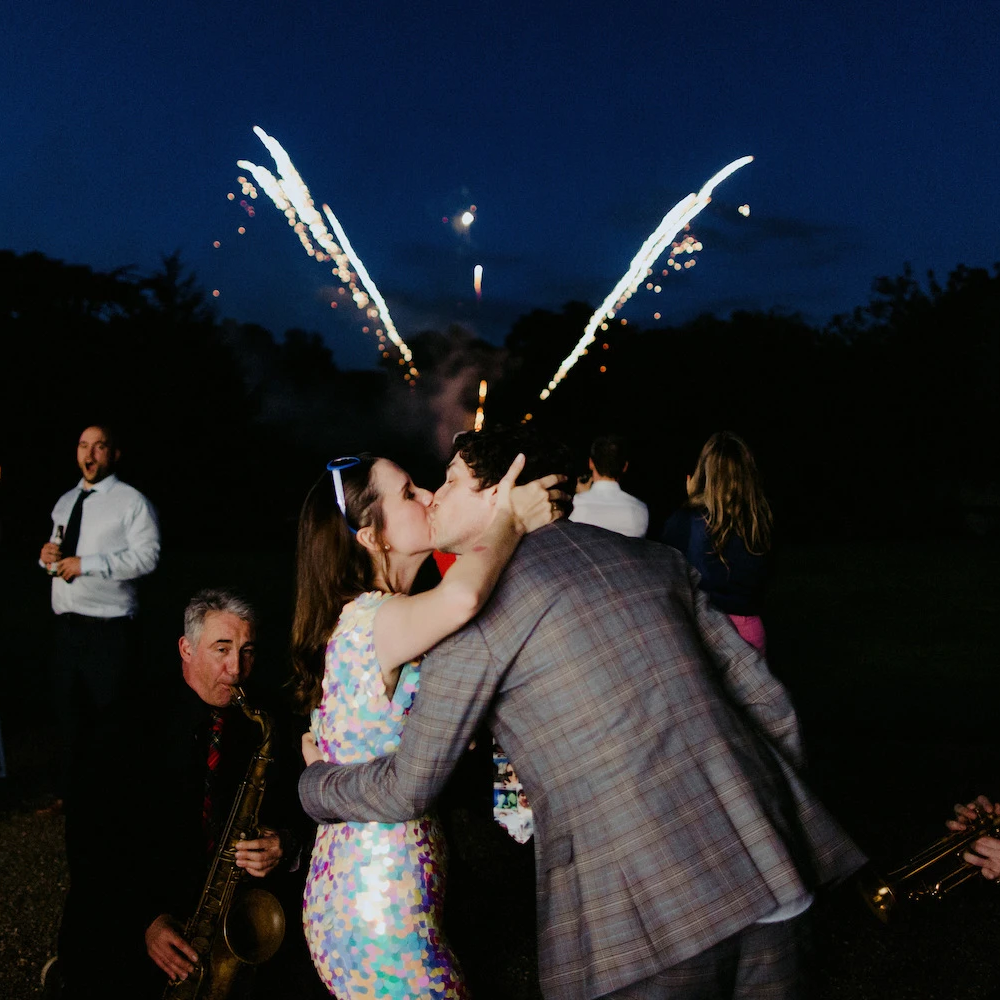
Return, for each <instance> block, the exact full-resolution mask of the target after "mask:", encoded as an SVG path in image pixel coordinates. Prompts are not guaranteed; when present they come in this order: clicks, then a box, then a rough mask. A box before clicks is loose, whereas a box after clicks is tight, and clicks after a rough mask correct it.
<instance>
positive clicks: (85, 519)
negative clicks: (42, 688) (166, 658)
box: [39, 424, 160, 812]
mask: <svg viewBox="0 0 1000 1000" xmlns="http://www.w3.org/2000/svg"><path fill="white" fill-rule="evenodd" d="M120 458H121V451H120V450H119V448H118V446H117V443H116V441H115V437H114V434H113V433H112V431H111V429H110V428H109V427H107V426H104V425H99V424H95V425H92V426H90V427H86V428H84V430H83V432H82V433H81V434H80V438H79V441H78V442H77V446H76V463H77V465H78V466H79V468H80V473H81V479H80V481H79V483H77V485H76V486H75V487H74V488H73V489H71V490H69V491H68V492H66V493H64V494H63V495H62V496H61V497H60V498H59V499H58V500H57V501H56V505H55V507H53V508H52V534H51V536H50V538H49V540H48V541H47V542H46V543H45V544H44V545H43V546H42V550H41V553H40V555H39V561H40V563H41V565H42V567H43V568H45V569H46V570H47V572H48V573H49V575H50V576H51V577H52V610H53V612H54V613H55V627H54V633H53V637H52V650H53V656H52V681H53V700H54V705H53V708H54V715H55V722H56V724H57V726H58V732H59V737H60V740H61V743H62V746H61V753H60V759H59V762H58V767H59V775H58V778H57V781H56V788H55V796H56V801H55V802H54V803H53V806H52V809H53V811H56V812H57V811H59V810H60V809H61V807H62V800H63V798H64V797H65V796H66V795H67V794H70V792H69V789H70V785H71V783H72V762H73V761H74V760H75V759H77V758H78V756H79V752H80V750H81V748H82V747H83V746H84V745H85V738H84V731H85V730H86V729H88V728H90V727H92V726H99V725H100V724H101V722H102V719H103V717H104V715H105V714H106V713H107V712H108V711H109V709H110V708H111V706H112V705H113V704H114V703H115V701H116V700H117V699H118V698H119V697H120V695H121V693H122V691H123V688H124V687H125V685H126V683H127V681H128V679H129V677H130V675H131V674H132V673H133V672H134V667H135V660H136V655H137V648H136V646H137V644H136V638H137V636H136V623H135V616H136V613H137V612H138V610H139V603H138V596H137V591H136V582H137V581H138V580H139V579H140V578H141V577H144V576H146V575H148V574H149V573H152V572H153V570H154V569H156V564H157V562H158V560H159V557H160V529H159V525H158V524H157V519H156V513H155V511H154V510H153V507H152V505H151V504H150V502H149V501H148V500H147V499H146V498H145V497H144V496H143V495H142V494H141V493H140V492H139V491H138V490H137V489H134V488H133V487H131V486H129V485H127V484H126V483H123V482H122V481H121V480H120V479H119V478H118V477H117V476H116V475H115V467H116V466H117V464H118V461H119V459H120Z"/></svg>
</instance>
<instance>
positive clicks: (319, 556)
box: [291, 455, 383, 713]
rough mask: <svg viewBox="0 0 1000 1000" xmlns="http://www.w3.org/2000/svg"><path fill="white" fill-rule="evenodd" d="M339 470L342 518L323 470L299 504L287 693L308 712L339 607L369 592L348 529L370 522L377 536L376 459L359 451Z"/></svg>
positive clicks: (363, 563) (360, 553) (316, 697)
mask: <svg viewBox="0 0 1000 1000" xmlns="http://www.w3.org/2000/svg"><path fill="white" fill-rule="evenodd" d="M360 458H361V461H360V463H359V464H358V465H356V466H353V467H352V468H350V469H344V470H343V471H342V472H341V476H342V478H343V483H344V498H345V505H346V507H347V514H346V516H345V515H343V514H341V512H340V508H339V507H338V506H337V496H336V492H335V490H334V486H333V478H332V476H331V474H330V473H329V472H324V473H323V475H322V476H320V478H319V479H318V480H317V481H316V483H315V485H314V486H313V488H312V489H311V490H310V491H309V493H308V495H307V496H306V499H305V503H303V504H302V512H301V513H300V514H299V530H298V541H297V544H296V551H295V612H294V614H293V616H292V637H291V658H292V681H291V689H292V696H293V698H294V700H295V703H296V705H297V706H298V707H299V709H300V710H301V711H302V712H303V713H308V712H311V711H312V709H314V708H315V707H316V706H317V705H318V704H319V701H320V697H321V695H322V690H323V670H324V653H325V651H326V646H327V643H328V642H329V641H330V636H331V635H332V634H333V630H334V627H335V626H336V624H337V619H338V618H340V613H341V611H343V610H344V605H346V604H348V603H349V602H350V601H353V600H354V598H355V597H357V596H358V594H363V593H364V592H365V591H367V590H371V589H372V588H373V585H374V580H375V568H374V566H373V565H372V560H371V557H370V556H369V554H368V552H367V551H366V550H365V549H364V548H363V547H362V546H361V545H360V544H359V543H358V540H357V538H355V536H354V534H353V533H352V532H351V530H350V528H353V529H355V530H357V529H358V528H363V527H367V526H369V525H371V526H372V527H373V528H374V529H375V536H376V538H377V539H381V536H382V531H383V524H382V504H381V498H380V496H379V494H378V491H377V489H376V487H375V484H374V476H373V475H372V469H373V468H374V466H375V463H376V461H378V459H377V458H375V457H374V456H372V455H361V456H360Z"/></svg>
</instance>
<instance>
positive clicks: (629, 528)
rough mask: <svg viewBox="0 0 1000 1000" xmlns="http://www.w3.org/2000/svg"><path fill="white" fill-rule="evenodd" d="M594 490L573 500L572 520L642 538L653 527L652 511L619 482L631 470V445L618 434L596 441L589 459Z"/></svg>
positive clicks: (606, 435) (588, 490) (591, 489)
mask: <svg viewBox="0 0 1000 1000" xmlns="http://www.w3.org/2000/svg"><path fill="white" fill-rule="evenodd" d="M588 465H589V466H590V473H591V485H590V488H589V489H587V490H584V491H582V492H579V493H577V494H576V496H575V497H574V498H573V512H572V513H571V514H570V515H569V519H570V520H571V521H578V522H579V523H581V524H596V525H597V527H599V528H607V529H608V530H609V531H617V532H618V534H619V535H629V536H631V537H632V538H642V537H643V536H644V535H645V534H646V529H647V528H648V527H649V508H648V507H647V506H646V505H645V504H644V503H643V502H642V501H641V500H639V499H638V498H637V497H634V496H632V495H631V494H630V493H626V492H625V491H624V490H623V489H622V488H621V486H620V485H619V483H618V481H619V480H620V479H621V478H622V476H624V475H625V472H626V471H627V470H628V444H627V442H626V440H625V438H623V437H621V436H619V435H617V434H604V435H602V436H601V437H599V438H595V439H594V443H593V444H592V445H591V446H590V459H589V460H588Z"/></svg>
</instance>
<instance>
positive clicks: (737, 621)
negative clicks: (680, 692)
mask: <svg viewBox="0 0 1000 1000" xmlns="http://www.w3.org/2000/svg"><path fill="white" fill-rule="evenodd" d="M687 493H688V499H687V503H685V504H684V506H683V507H682V508H681V509H680V510H678V511H677V512H676V513H675V514H674V515H673V516H672V517H671V518H670V520H668V521H667V523H666V525H665V526H664V529H663V535H662V536H661V538H660V541H662V542H664V543H665V544H667V545H670V546H672V547H673V548H675V549H678V550H680V551H681V552H682V553H684V555H685V556H687V560H688V562H689V563H691V565H692V566H694V568H695V569H696V570H698V572H699V573H700V574H701V583H700V584H699V586H700V588H701V589H702V590H703V591H705V593H707V594H708V596H709V600H711V602H712V604H714V605H715V606H716V607H717V608H718V609H719V610H720V611H723V612H725V613H726V614H727V615H729V617H730V619H731V620H732V622H733V624H734V625H735V626H736V629H737V631H738V632H739V633H740V635H741V636H742V637H743V638H744V639H745V640H746V641H747V642H749V643H750V644H751V645H752V646H755V647H756V648H757V649H759V650H760V651H761V652H764V651H765V647H766V635H765V632H764V623H763V622H762V621H761V617H760V616H761V612H762V610H763V604H764V590H765V587H766V584H767V571H768V553H769V552H770V549H771V524H772V518H771V508H770V506H769V505H768V502H767V498H766V497H765V496H764V490H763V488H762V487H761V481H760V474H759V473H758V471H757V463H756V462H755V461H754V457H753V455H752V454H751V452H750V449H749V448H748V447H747V446H746V444H745V443H744V442H743V441H742V439H740V438H739V437H737V436H736V435H735V434H733V433H732V432H730V431H719V432H718V433H716V434H713V435H712V436H711V437H710V438H709V439H708V441H706V442H705V446H704V447H703V448H702V449H701V454H700V455H699V456H698V463H697V465H696V466H695V470H694V473H693V474H692V475H690V476H688V477H687Z"/></svg>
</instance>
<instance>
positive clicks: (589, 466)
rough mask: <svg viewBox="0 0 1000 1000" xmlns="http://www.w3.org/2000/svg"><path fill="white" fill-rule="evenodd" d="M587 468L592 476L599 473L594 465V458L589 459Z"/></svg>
mask: <svg viewBox="0 0 1000 1000" xmlns="http://www.w3.org/2000/svg"><path fill="white" fill-rule="evenodd" d="M587 466H588V468H589V469H590V474H591V475H594V473H595V472H597V468H596V466H595V465H594V460H593V459H592V458H588V459H587Z"/></svg>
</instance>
